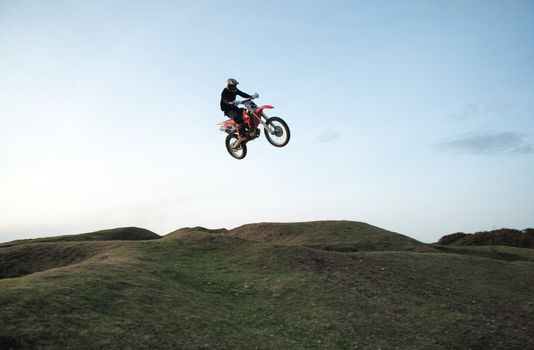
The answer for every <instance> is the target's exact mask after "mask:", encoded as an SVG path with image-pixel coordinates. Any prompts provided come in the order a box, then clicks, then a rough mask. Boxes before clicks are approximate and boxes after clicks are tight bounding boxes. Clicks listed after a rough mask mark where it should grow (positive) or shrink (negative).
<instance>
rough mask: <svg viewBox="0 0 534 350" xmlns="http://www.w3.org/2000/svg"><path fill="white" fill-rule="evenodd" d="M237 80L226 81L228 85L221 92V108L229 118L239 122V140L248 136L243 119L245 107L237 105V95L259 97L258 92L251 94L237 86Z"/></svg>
mask: <svg viewBox="0 0 534 350" xmlns="http://www.w3.org/2000/svg"><path fill="white" fill-rule="evenodd" d="M237 84H239V83H238V82H237V80H235V79H232V78H230V79H228V80H227V81H226V87H225V88H224V90H223V91H222V93H221V110H222V111H223V112H224V115H225V116H227V117H228V118H231V119H233V120H234V121H235V122H236V124H237V131H238V137H239V140H243V139H245V138H246V136H245V121H244V120H243V110H244V108H239V107H237V105H236V103H235V98H236V96H237V95H239V96H241V97H243V98H257V97H258V96H257V94H255V95H249V94H246V93H244V92H243V91H241V90H239V89H238V88H237Z"/></svg>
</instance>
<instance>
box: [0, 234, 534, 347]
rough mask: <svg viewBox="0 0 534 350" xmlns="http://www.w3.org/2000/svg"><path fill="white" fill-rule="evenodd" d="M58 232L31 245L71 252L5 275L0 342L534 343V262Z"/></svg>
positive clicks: (0, 288) (0, 285)
mask: <svg viewBox="0 0 534 350" xmlns="http://www.w3.org/2000/svg"><path fill="white" fill-rule="evenodd" d="M54 244H55V245H57V246H56V247H55V248H51V247H52V246H53V245H51V243H36V244H33V245H32V248H31V249H32V251H34V253H35V252H38V251H39V250H41V249H42V250H48V249H56V251H55V253H53V252H52V253H51V255H52V256H53V255H56V256H58V257H61V256H63V255H61V253H60V252H61V251H63V250H65V249H67V250H68V249H73V250H74V251H75V252H76V254H74V255H75V256H77V259H75V260H73V261H63V262H64V264H63V265H61V266H57V267H54V268H51V269H47V270H43V271H40V272H35V273H31V274H27V275H24V276H21V277H17V278H4V279H0V324H1V325H2V326H1V327H0V348H9V346H11V347H13V348H42V349H64V348H68V349H102V348H106V349H127V348H151V349H256V348H257V349H354V348H358V349H378V348H382V349H489V348H491V349H527V348H534V338H533V337H534V336H533V335H532V331H531V330H532V329H534V286H533V283H532V281H533V280H534V264H533V263H532V262H530V261H512V262H511V261H503V260H498V259H489V258H482V257H476V256H470V255H464V254H452V253H417V252H411V251H367V252H361V251H358V252H338V251H327V250H322V249H311V248H309V247H304V246H299V245H279V244H272V243H266V242H260V241H251V240H245V239H242V238H238V237H232V236H226V235H221V234H209V235H206V234H199V235H198V236H196V237H195V236H194V235H187V237H186V238H184V239H161V240H150V241H121V242H118V241H112V242H91V241H89V242H77V243H54ZM8 249H9V250H11V253H10V254H11V255H10V258H7V257H6V256H7V255H6V253H5V251H6V250H8ZM22 249H29V247H25V246H19V247H9V248H0V257H1V256H2V254H5V257H4V258H5V260H4V261H3V262H1V264H6V263H7V261H8V260H9V261H10V262H11V263H12V264H16V263H20V264H28V261H27V260H28V256H25V255H16V254H15V255H13V252H14V251H16V250H22ZM83 252H90V254H86V255H83ZM31 254H33V253H31ZM67 255H68V254H67ZM82 255H83V256H82ZM58 259H59V258H58ZM59 260H61V259H59ZM2 345H3V346H2Z"/></svg>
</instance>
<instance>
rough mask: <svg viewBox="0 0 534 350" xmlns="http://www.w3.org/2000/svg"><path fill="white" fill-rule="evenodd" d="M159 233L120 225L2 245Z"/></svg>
mask: <svg viewBox="0 0 534 350" xmlns="http://www.w3.org/2000/svg"><path fill="white" fill-rule="evenodd" d="M159 238H161V236H159V235H158V234H156V233H154V232H152V231H149V230H146V229H144V228H139V227H119V228H114V229H109V230H100V231H95V232H88V233H81V234H77V235H65V236H54V237H45V238H36V239H22V240H17V241H13V242H8V243H2V244H0V247H8V246H14V245H21V244H30V243H42V242H77V241H113V240H119V241H135V240H147V239H159Z"/></svg>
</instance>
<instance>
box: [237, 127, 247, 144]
mask: <svg viewBox="0 0 534 350" xmlns="http://www.w3.org/2000/svg"><path fill="white" fill-rule="evenodd" d="M246 138H247V137H246V136H245V128H244V127H243V125H241V124H237V139H238V140H239V141H243V140H245V139H246Z"/></svg>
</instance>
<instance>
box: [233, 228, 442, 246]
mask: <svg viewBox="0 0 534 350" xmlns="http://www.w3.org/2000/svg"><path fill="white" fill-rule="evenodd" d="M227 234H228V235H231V236H235V237H241V238H244V239H249V240H256V241H263V242H269V243H275V244H287V245H303V246H306V247H310V248H315V249H322V250H332V251H344V252H352V251H376V250H403V251H405V250H408V251H422V252H435V251H436V250H435V249H434V248H432V247H430V246H428V245H426V244H424V243H421V242H419V241H416V240H414V239H412V238H409V237H407V236H404V235H401V234H398V233H395V232H391V231H387V230H384V229H381V228H378V227H375V226H371V225H369V224H366V223H362V222H354V221H312V222H296V223H259V224H249V225H244V226H240V227H237V228H235V229H233V230H230V231H228V233H227Z"/></svg>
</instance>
